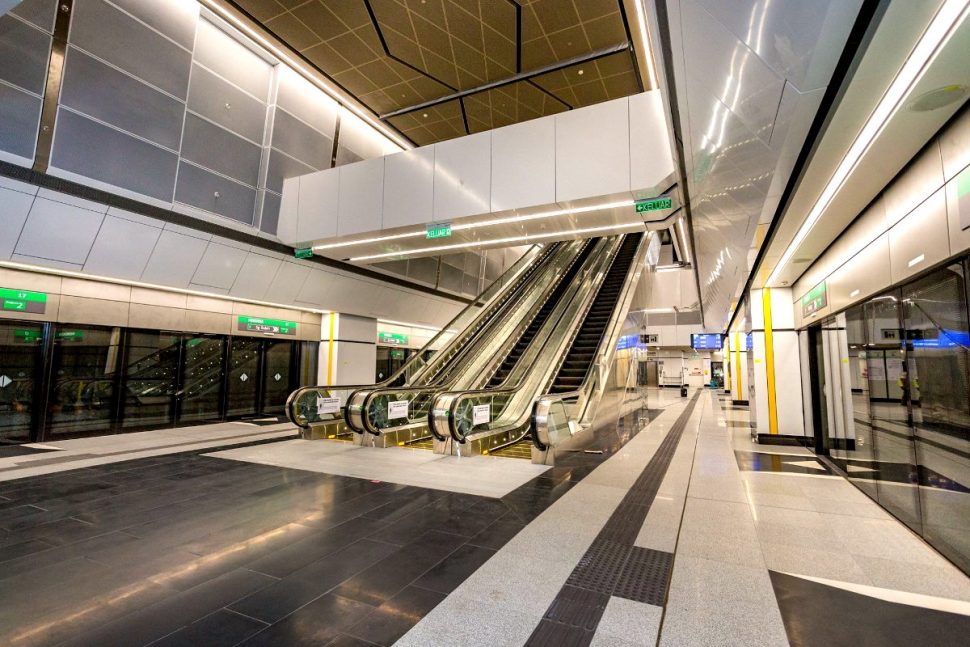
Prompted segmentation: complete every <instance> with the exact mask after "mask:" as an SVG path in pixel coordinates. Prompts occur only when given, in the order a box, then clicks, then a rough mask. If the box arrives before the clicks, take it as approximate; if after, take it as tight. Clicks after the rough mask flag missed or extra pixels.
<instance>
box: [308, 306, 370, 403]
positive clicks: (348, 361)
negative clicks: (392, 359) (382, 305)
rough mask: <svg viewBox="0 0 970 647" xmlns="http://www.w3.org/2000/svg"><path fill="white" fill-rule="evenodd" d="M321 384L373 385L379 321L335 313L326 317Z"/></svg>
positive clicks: (321, 343) (321, 350)
mask: <svg viewBox="0 0 970 647" xmlns="http://www.w3.org/2000/svg"><path fill="white" fill-rule="evenodd" d="M319 370H320V376H319V378H320V379H319V382H318V383H319V384H321V385H335V386H346V385H353V384H373V383H374V379H375V378H374V376H375V373H376V371H377V319H372V318H370V317H358V316H357V315H348V314H338V313H336V312H334V313H331V314H329V315H324V317H323V327H322V330H321V341H320V368H319Z"/></svg>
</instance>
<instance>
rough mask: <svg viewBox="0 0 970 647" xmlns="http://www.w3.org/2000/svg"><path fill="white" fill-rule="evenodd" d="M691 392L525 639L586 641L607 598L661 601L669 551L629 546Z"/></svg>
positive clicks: (686, 414) (689, 409) (673, 446)
mask: <svg viewBox="0 0 970 647" xmlns="http://www.w3.org/2000/svg"><path fill="white" fill-rule="evenodd" d="M699 397H700V392H698V393H695V394H694V397H692V398H691V399H690V401H689V402H688V403H687V406H686V407H684V410H683V411H682V412H681V414H680V416H679V417H678V418H677V421H676V422H674V424H673V425H672V426H671V427H670V430H669V431H668V432H667V436H666V437H665V438H664V439H663V442H661V443H660V446H659V447H658V448H657V451H656V453H655V454H654V455H653V457H652V458H651V459H650V462H648V463H647V466H646V467H644V469H643V472H641V473H640V476H639V477H637V480H636V481H635V482H634V483H633V486H632V487H631V488H630V490H629V491H628V492H627V493H626V495H625V496H624V497H623V500H622V501H620V504H619V505H618V506H617V508H616V510H614V511H613V514H612V515H610V518H609V519H608V520H607V522H606V524H605V525H604V526H603V529H602V530H600V532H599V534H598V535H597V536H596V539H594V540H593V543H592V544H591V545H590V547H589V549H588V550H587V551H586V554H585V555H583V557H582V559H580V560H579V564H577V565H576V568H575V569H573V572H572V573H571V574H570V576H569V579H567V580H566V584H564V585H563V587H562V589H560V590H559V593H558V594H557V595H556V598H555V599H554V600H553V601H552V604H551V605H549V609H548V610H546V613H545V615H544V616H543V619H542V620H541V621H540V622H539V625H538V626H537V627H536V628H535V631H533V632H532V635H531V636H530V637H529V640H528V642H527V643H526V644H527V645H529V646H532V647H539V646H542V645H577V646H583V645H588V644H589V643H590V642H591V641H592V639H593V634H594V633H595V631H596V627H597V625H599V621H600V619H601V618H602V617H603V612H604V611H605V610H606V604H607V602H609V599H610V596H617V597H622V598H626V599H629V600H634V601H636V602H646V603H648V604H656V605H662V604H663V601H664V597H665V596H666V592H667V585H668V583H669V581H670V571H671V568H672V565H673V555H672V554H671V553H665V552H663V551H658V550H649V549H645V548H640V547H638V546H635V545H634V542H635V541H636V538H637V535H638V534H639V532H640V528H641V527H642V526H643V522H644V520H645V519H646V518H647V513H648V512H649V511H650V506H651V504H653V501H654V499H655V498H656V496H657V492H658V491H659V489H660V484H661V482H662V481H663V478H664V475H665V474H666V473H667V468H668V467H670V462H671V460H673V457H674V452H675V451H676V450H677V445H678V444H680V439H681V436H683V434H684V429H686V428H687V421H688V420H689V419H690V416H691V414H692V413H693V411H694V407H695V406H696V405H697V400H698V398H699Z"/></svg>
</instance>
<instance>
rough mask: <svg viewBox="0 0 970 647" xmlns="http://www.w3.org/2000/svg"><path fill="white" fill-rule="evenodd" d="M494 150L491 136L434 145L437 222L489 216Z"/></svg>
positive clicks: (477, 135)
mask: <svg viewBox="0 0 970 647" xmlns="http://www.w3.org/2000/svg"><path fill="white" fill-rule="evenodd" d="M491 147H492V137H491V133H488V132H484V133H478V134H475V135H468V136H466V137H460V138H458V139H452V140H450V141H446V142H441V143H439V144H435V147H434V148H435V159H434V220H436V221H442V220H445V221H447V220H450V219H451V218H461V217H463V216H471V215H475V214H480V213H488V212H489V210H490V206H491V200H490V198H489V191H490V190H491V186H492V173H491Z"/></svg>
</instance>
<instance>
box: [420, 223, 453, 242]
mask: <svg viewBox="0 0 970 647" xmlns="http://www.w3.org/2000/svg"><path fill="white" fill-rule="evenodd" d="M424 233H425V237H426V238H427V239H428V240H431V239H432V238H448V237H449V236H451V223H450V222H434V223H428V224H427V225H425V232H424Z"/></svg>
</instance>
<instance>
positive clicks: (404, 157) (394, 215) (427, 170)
mask: <svg viewBox="0 0 970 647" xmlns="http://www.w3.org/2000/svg"><path fill="white" fill-rule="evenodd" d="M434 154H435V149H434V147H433V146H426V147H424V148H415V149H413V150H409V151H404V152H401V153H395V154H394V155H388V156H387V157H385V158H384V201H383V206H382V208H381V209H382V212H383V223H382V225H381V228H382V229H392V228H394V227H404V226H407V225H415V224H419V223H426V222H430V221H431V219H432V216H431V212H432V208H433V203H434Z"/></svg>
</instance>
